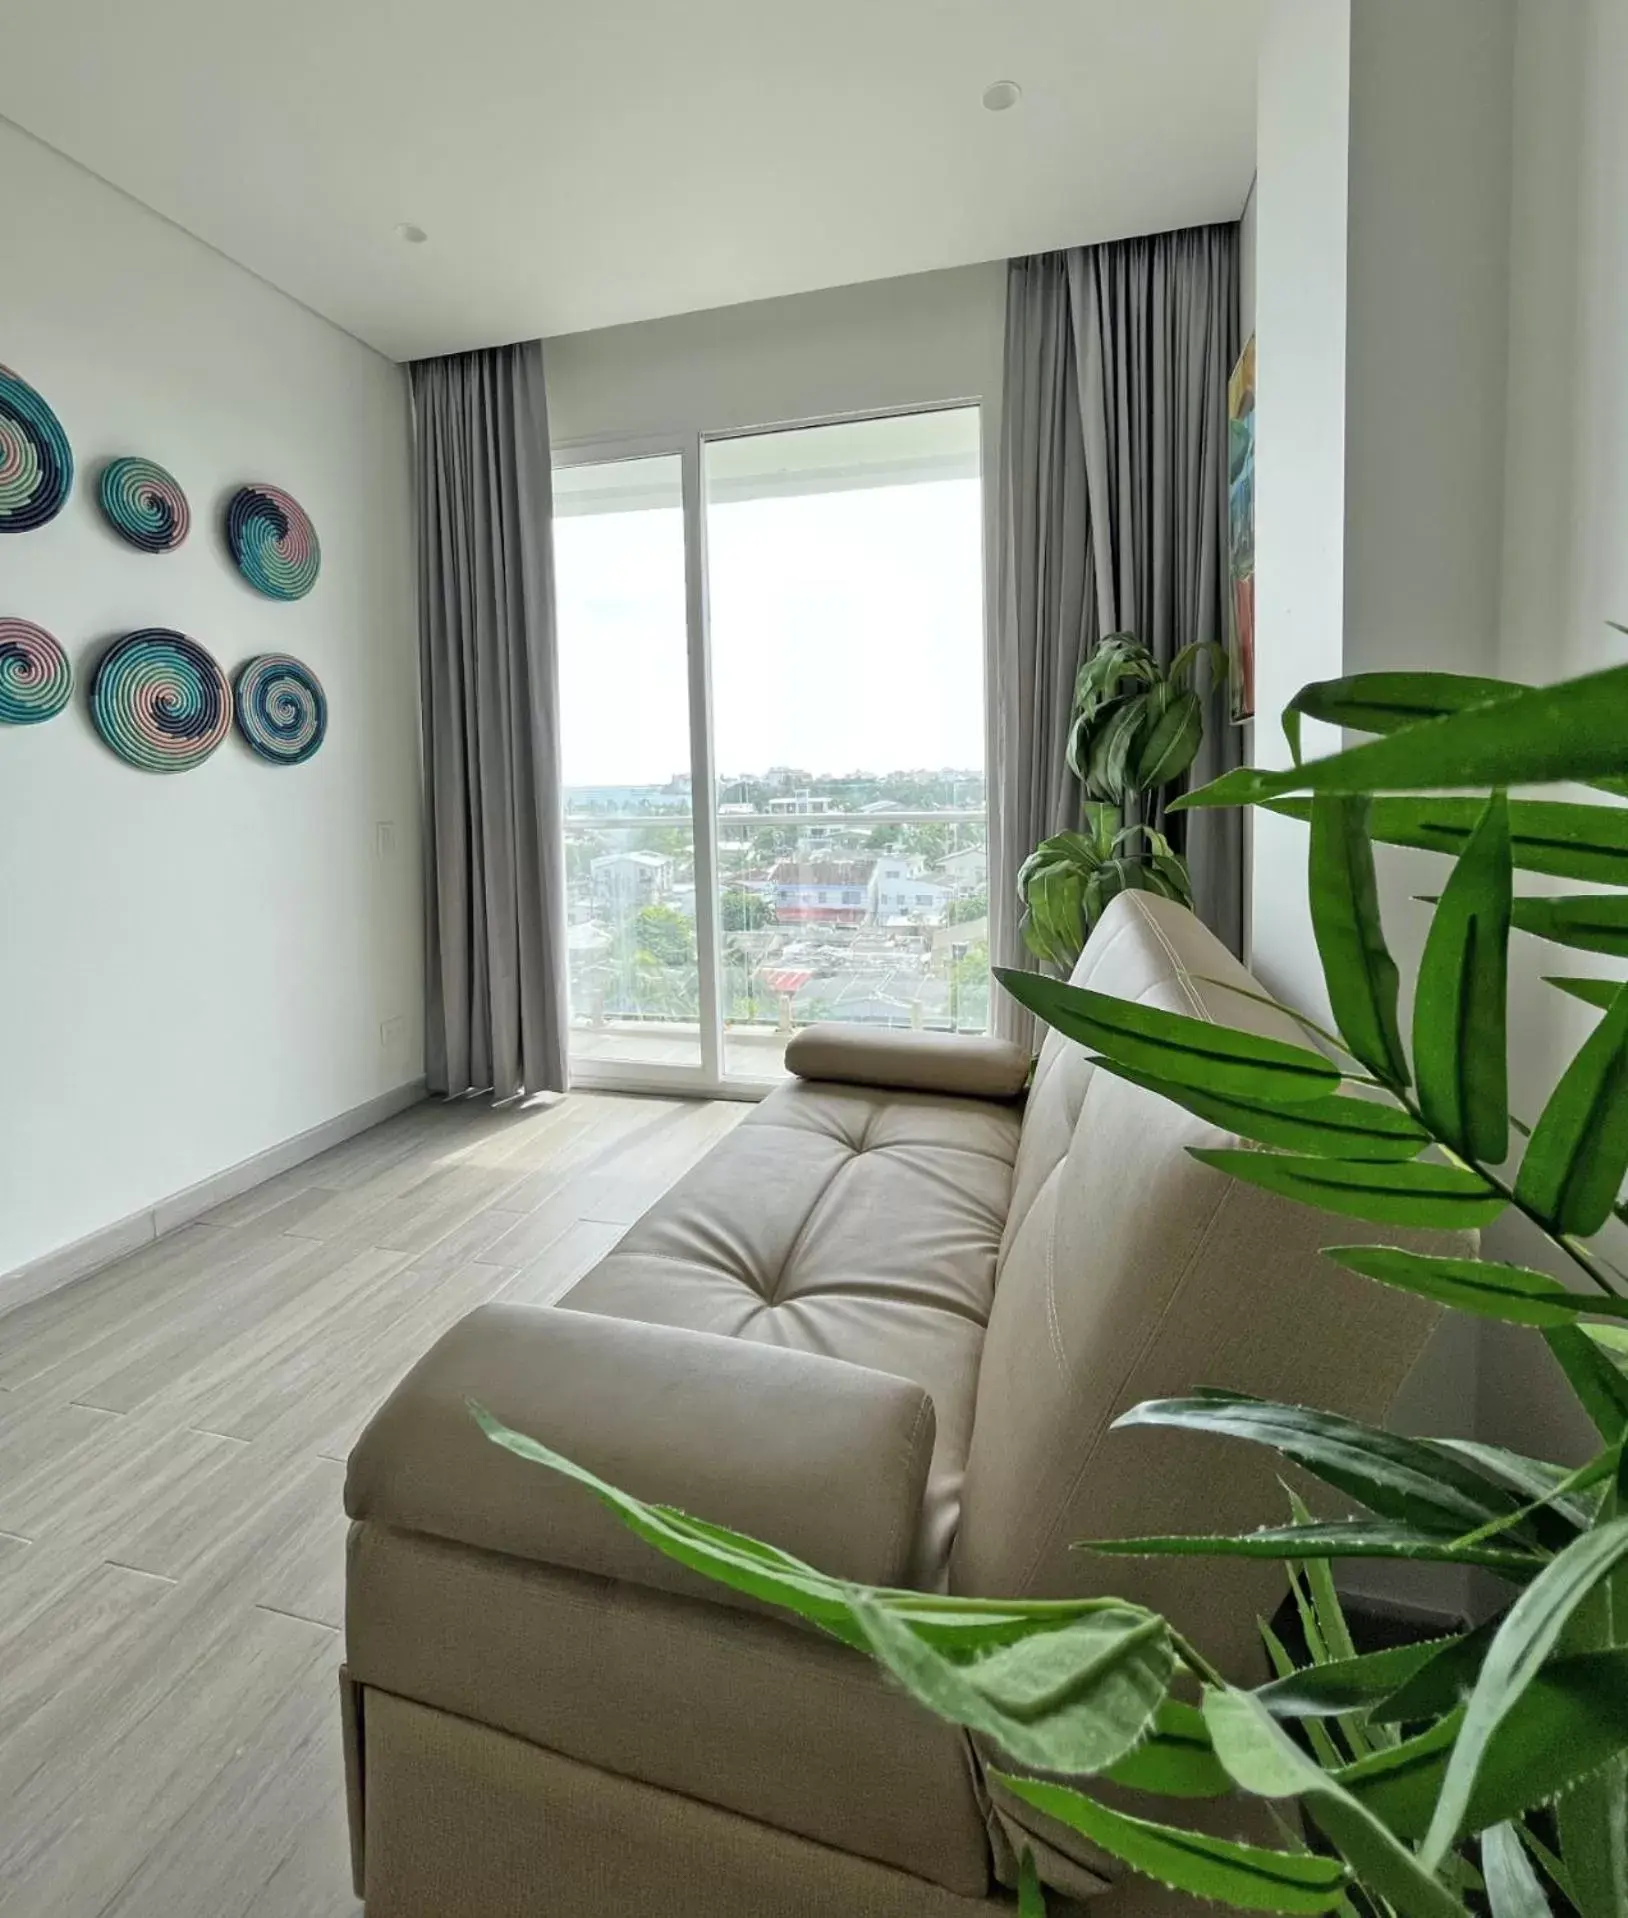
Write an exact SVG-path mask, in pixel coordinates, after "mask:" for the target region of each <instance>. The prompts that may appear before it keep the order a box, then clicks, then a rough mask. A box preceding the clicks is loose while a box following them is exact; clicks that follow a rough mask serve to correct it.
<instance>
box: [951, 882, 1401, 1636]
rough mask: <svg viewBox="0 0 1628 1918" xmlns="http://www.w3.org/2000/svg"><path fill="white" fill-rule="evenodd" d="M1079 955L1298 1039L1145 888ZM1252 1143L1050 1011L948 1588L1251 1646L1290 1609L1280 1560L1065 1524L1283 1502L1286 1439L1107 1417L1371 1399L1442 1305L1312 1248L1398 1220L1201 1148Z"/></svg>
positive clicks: (1196, 932)
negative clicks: (1066, 1600)
mask: <svg viewBox="0 0 1628 1918" xmlns="http://www.w3.org/2000/svg"><path fill="white" fill-rule="evenodd" d="M1074 979H1075V983H1077V984H1079V985H1085V986H1089V987H1091V988H1093V989H1094V990H1096V991H1100V992H1106V993H1112V994H1114V995H1116V996H1118V997H1121V998H1126V999H1131V1000H1135V1001H1139V1002H1140V1003H1142V1004H1144V1005H1150V1006H1159V1007H1162V1008H1164V1009H1165V1010H1167V1011H1171V1012H1181V1013H1187V1014H1190V1015H1192V1016H1195V1017H1198V1018H1206V1019H1210V1020H1213V1021H1214V1022H1216V1023H1218V1024H1225V1025H1234V1026H1245V1027H1248V1028H1249V1029H1251V1030H1252V1031H1255V1032H1259V1033H1263V1034H1267V1035H1270V1036H1273V1037H1277V1038H1285V1039H1289V1040H1293V1041H1298V1042H1300V1043H1305V1040H1304V1036H1303V1034H1302V1033H1301V1032H1300V1030H1299V1029H1298V1028H1297V1027H1296V1026H1295V1025H1294V1023H1293V1022H1292V1021H1291V1020H1289V1019H1288V1017H1287V1016H1286V1015H1283V1014H1280V1013H1278V1012H1276V1011H1274V1010H1273V1009H1272V1008H1270V1007H1268V1006H1263V1005H1261V1004H1259V1003H1257V1002H1256V1001H1254V1000H1252V999H1249V998H1245V997H1242V996H1241V995H1240V993H1239V992H1238V991H1235V990H1229V989H1228V988H1229V986H1231V987H1239V988H1242V989H1243V991H1245V992H1250V993H1256V992H1259V990H1260V988H1259V987H1258V986H1257V985H1256V984H1255V981H1254V980H1253V979H1252V978H1251V977H1250V975H1249V974H1248V973H1247V972H1246V971H1245V970H1244V968H1243V967H1242V966H1241V965H1239V964H1238V962H1237V961H1236V960H1235V959H1234V958H1233V957H1232V955H1231V954H1230V953H1229V952H1227V950H1226V949H1225V948H1224V947H1223V946H1222V945H1221V944H1220V942H1219V941H1218V940H1216V939H1215V938H1214V937H1213V935H1211V934H1210V933H1209V932H1207V931H1206V930H1205V928H1204V927H1203V926H1202V925H1201V924H1200V923H1199V921H1198V920H1197V919H1195V918H1194V917H1193V916H1192V914H1191V913H1189V912H1187V911H1185V910H1184V909H1183V908H1181V907H1179V906H1177V905H1174V904H1173V903H1171V902H1169V901H1167V900H1163V899H1159V898H1155V897H1152V896H1150V895H1149V894H1146V893H1140V892H1135V893H1125V894H1122V895H1121V896H1120V897H1119V898H1117V899H1116V900H1114V902H1113V903H1112V905H1111V906H1110V907H1109V909H1108V911H1107V912H1106V913H1105V914H1104V916H1103V918H1102V920H1101V921H1100V923H1099V924H1098V926H1097V928H1096V930H1095V932H1094V933H1093V935H1092V937H1091V940H1090V943H1089V944H1088V946H1087V948H1086V951H1085V952H1084V954H1083V955H1082V957H1081V959H1080V963H1079V965H1078V966H1077V967H1076V969H1075V973H1074ZM1211 981H1215V982H1220V983H1208V982H1211ZM1237 1143H1239V1141H1238V1140H1236V1139H1235V1138H1234V1137H1233V1136H1232V1135H1230V1134H1227V1133H1224V1132H1221V1131H1219V1130H1218V1129H1217V1128H1216V1127H1214V1126H1212V1125H1208V1124H1205V1123H1204V1122H1203V1121H1201V1120H1198V1119H1195V1118H1193V1117H1191V1116H1190V1115H1189V1114H1187V1113H1186V1112H1184V1111H1183V1110H1182V1109H1181V1108H1179V1107H1177V1106H1175V1105H1172V1104H1170V1103H1169V1102H1168V1101H1166V1100H1164V1099H1162V1098H1159V1097H1158V1096H1156V1095H1155V1094H1152V1093H1149V1092H1147V1091H1145V1090H1143V1089H1142V1088H1140V1087H1137V1086H1133V1085H1131V1084H1129V1083H1127V1082H1126V1081H1125V1080H1123V1079H1120V1078H1117V1077H1116V1076H1115V1075H1113V1074H1112V1073H1110V1072H1107V1071H1105V1070H1102V1069H1101V1068H1098V1067H1093V1066H1092V1065H1091V1063H1090V1062H1089V1060H1088V1058H1087V1055H1086V1054H1085V1052H1084V1051H1083V1050H1082V1049H1081V1048H1080V1047H1079V1046H1078V1045H1077V1044H1075V1043H1074V1042H1072V1041H1069V1040H1065V1039H1063V1038H1061V1037H1060V1036H1059V1035H1058V1034H1056V1033H1055V1032H1051V1033H1048V1034H1047V1036H1046V1040H1045V1044H1044V1046H1043V1048H1042V1050H1041V1053H1040V1058H1039V1062H1038V1065H1037V1068H1036V1074H1035V1082H1034V1086H1033V1089H1032V1091H1031V1093H1030V1097H1029V1103H1028V1107H1027V1110H1026V1112H1025V1116H1024V1121H1023V1135H1022V1139H1021V1142H1020V1145H1019V1150H1018V1158H1017V1164H1016V1168H1015V1185H1014V1191H1013V1200H1012V1207H1011V1213H1010V1216H1009V1219H1008V1223H1007V1227H1006V1235H1005V1240H1004V1243H1003V1246H1002V1252H1001V1263H1000V1267H999V1276H998V1279H997V1283H996V1291H995V1302H994V1309H993V1312H992V1315H991V1317H990V1321H989V1329H988V1334H987V1337H986V1339H985V1342H984V1351H983V1360H982V1365H981V1369H980V1374H979V1381H978V1400H977V1407H976V1412H975V1418H974V1425H973V1436H972V1450H971V1454H970V1457H969V1459H968V1464H967V1477H966V1486H965V1493H964V1498H963V1504H962V1513H961V1526H960V1532H959V1535H958V1538H957V1542H956V1546H955V1550H954V1554H953V1556H952V1560H951V1568H950V1578H951V1586H952V1589H954V1590H957V1591H962V1592H968V1593H977V1594H983V1595H988V1596H995V1595H1005V1596H1054V1597H1060V1596H1065V1595H1069V1594H1075V1593H1081V1592H1090V1591H1101V1592H1110V1591H1112V1592H1118V1593H1121V1594H1122V1595H1124V1596H1126V1597H1130V1598H1135V1599H1138V1600H1140V1601H1142V1602H1144V1603H1147V1604H1151V1605H1153V1606H1155V1607H1156V1608H1158V1609H1160V1610H1162V1611H1165V1612H1166V1613H1168V1614H1169V1615H1170V1616H1171V1617H1172V1618H1173V1619H1174V1620H1175V1621H1176V1623H1177V1624H1178V1625H1180V1626H1182V1627H1184V1628H1185V1629H1188V1630H1190V1631H1191V1632H1193V1633H1194V1634H1195V1635H1196V1636H1197V1637H1198V1638H1199V1639H1200V1640H1201V1641H1202V1642H1203V1643H1204V1645H1205V1646H1206V1648H1208V1649H1210V1651H1211V1653H1212V1656H1219V1657H1222V1658H1223V1659H1225V1658H1226V1657H1228V1656H1230V1657H1231V1659H1232V1661H1233V1663H1234V1664H1235V1665H1236V1666H1237V1667H1238V1668H1239V1669H1240V1671H1243V1670H1247V1669H1249V1668H1250V1667H1251V1666H1252V1664H1253V1658H1252V1648H1253V1646H1254V1642H1255V1631H1254V1618H1255V1613H1256V1611H1257V1610H1263V1611H1265V1612H1267V1613H1270V1612H1271V1611H1272V1610H1273V1609H1275V1607H1276V1604H1277V1602H1278V1599H1279V1598H1280V1597H1281V1596H1282V1592H1283V1574H1282V1569H1281V1567H1279V1566H1276V1565H1273V1564H1270V1563H1265V1564H1263V1563H1260V1562H1256V1561H1247V1560H1237V1559H1187V1558H1176V1557H1172V1558H1118V1557H1114V1558H1109V1557H1105V1556H1102V1555H1097V1554H1091V1553H1085V1552H1080V1551H1074V1550H1071V1549H1070V1548H1071V1546H1072V1545H1073V1544H1074V1542H1075V1541H1077V1540H1081V1539H1086V1538H1105V1537H1116V1536H1121V1537H1122V1536H1126V1535H1133V1534H1134V1535H1142V1536H1146V1535H1155V1534H1167V1533H1199V1532H1229V1531H1248V1530H1252V1529H1254V1528H1255V1527H1256V1526H1259V1525H1262V1524H1271V1523H1277V1522H1280V1521H1284V1520H1286V1519H1287V1517H1288V1513H1287V1511H1286V1509H1285V1497H1284V1493H1283V1490H1282V1488H1281V1486H1280V1485H1279V1484H1278V1483H1277V1470H1278V1461H1277V1459H1276V1457H1275V1455H1273V1454H1270V1453H1267V1452H1266V1451H1264V1449H1263V1448H1259V1447H1256V1446H1252V1445H1249V1444H1245V1443H1242V1442H1237V1441H1229V1440H1225V1439H1215V1438H1208V1437H1199V1436H1197V1435H1193V1434H1188V1433H1185V1432H1174V1431H1169V1430H1163V1429H1156V1428H1150V1427H1135V1428H1131V1429H1127V1430H1124V1431H1118V1432H1116V1431H1112V1430H1110V1427H1111V1426H1112V1424H1113V1421H1114V1420H1115V1419H1116V1418H1118V1416H1119V1415H1120V1414H1121V1413H1122V1412H1125V1411H1127V1410H1128V1409H1129V1408H1130V1407H1131V1406H1133V1405H1136V1404H1138V1403H1139V1402H1141V1401H1142V1400H1145V1399H1153V1398H1164V1397H1172V1396H1177V1395H1180V1394H1183V1393H1186V1392H1188V1391H1190V1390H1191V1389H1192V1388H1194V1387H1197V1386H1205V1385H1213V1386H1222V1387H1226V1388H1228V1389H1232V1390H1236V1391H1243V1392H1250V1393H1254V1394H1256V1395H1258V1396H1260V1397H1264V1398H1275V1399H1286V1400H1293V1401H1295V1402H1305V1403H1311V1404H1317V1405H1321V1406H1324V1407H1326V1408H1328V1409H1331V1410H1336V1411H1341V1412H1344V1413H1345V1414H1347V1415H1348V1416H1353V1417H1358V1418H1367V1419H1376V1420H1377V1419H1381V1418H1383V1416H1384V1414H1385V1412H1386V1411H1387V1409H1388V1407H1389V1405H1390V1403H1391V1401H1392V1399H1393V1397H1394V1396H1395V1393H1396V1390H1397V1388H1398V1386H1399V1385H1400V1384H1401V1382H1402V1380H1403V1378H1404V1377H1405V1376H1406V1374H1407V1372H1408V1370H1409V1369H1410V1368H1411V1366H1412V1365H1413V1363H1414V1361H1415V1359H1416V1358H1417V1356H1418V1354H1419V1351H1420V1349H1421V1348H1422V1345H1423V1343H1424V1341H1425V1338H1426V1337H1427V1335H1428V1333H1429V1330H1430V1327H1431V1326H1432V1324H1433V1323H1434V1320H1435V1317H1436V1314H1435V1312H1434V1311H1433V1309H1432V1308H1430V1307H1428V1306H1426V1305H1424V1304H1422V1303H1420V1302H1418V1301H1415V1300H1413V1299H1410V1298H1408V1297H1406V1296H1404V1295H1402V1294H1399V1293H1396V1292H1393V1291H1390V1290H1387V1289H1386V1288H1384V1287H1382V1286H1378V1285H1375V1284H1372V1283H1370V1282H1369V1281H1367V1280H1365V1279H1361V1278H1358V1277H1356V1276H1355V1275H1354V1274H1350V1273H1347V1272H1344V1271H1342V1270H1340V1269H1339V1268H1338V1267H1336V1266H1334V1265H1332V1264H1330V1263H1329V1262H1328V1261H1327V1260H1326V1259H1322V1258H1320V1257H1319V1256H1318V1254H1319V1248H1320V1247H1322V1246H1326V1245H1337V1244H1342V1243H1345V1244H1350V1243H1355V1242H1361V1241H1364V1240H1368V1239H1371V1238H1375V1237H1378V1238H1394V1237H1395V1236H1396V1235H1394V1234H1389V1233H1385V1232H1383V1231H1380V1230H1378V1229H1376V1228H1369V1227H1366V1226H1364V1225H1362V1224H1361V1223H1360V1222H1358V1221H1356V1220H1352V1219H1343V1218H1342V1219H1336V1218H1332V1217H1330V1216H1329V1215H1328V1214H1326V1213H1321V1212H1314V1211H1311V1210H1308V1209H1306V1208H1304V1207H1301V1206H1298V1205H1295V1204H1293V1203H1292V1202H1290V1201H1288V1200H1285V1199H1280V1198H1275V1197H1273V1196H1272V1195H1270V1194H1267V1193H1262V1192H1259V1191H1257V1190H1256V1189H1255V1188H1253V1187H1251V1186H1247V1185H1244V1184H1242V1183H1241V1182H1240V1181H1238V1180H1235V1179H1231V1178H1228V1177H1227V1176H1226V1175H1224V1174H1223V1173H1220V1172H1217V1171H1215V1170H1213V1169H1211V1168H1210V1167H1208V1166H1204V1165H1201V1164H1200V1163H1199V1162H1198V1161H1196V1160H1195V1159H1193V1158H1192V1157H1191V1156H1190V1155H1189V1153H1188V1150H1187V1148H1188V1147H1189V1146H1195V1145H1235V1144H1237ZM1406 1242H1408V1243H1413V1244H1418V1243H1421V1242H1422V1241H1421V1240H1420V1238H1419V1235H1416V1234H1415V1235H1412V1237H1411V1238H1409V1239H1407V1240H1406Z"/></svg>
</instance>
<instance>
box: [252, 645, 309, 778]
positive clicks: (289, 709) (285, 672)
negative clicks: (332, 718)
mask: <svg viewBox="0 0 1628 1918" xmlns="http://www.w3.org/2000/svg"><path fill="white" fill-rule="evenodd" d="M234 698H235V701H236V706H237V729H238V731H239V732H240V733H241V734H242V735H243V737H244V738H245V739H246V740H247V741H248V742H249V744H250V745H251V746H252V747H253V748H254V750H255V751H256V752H257V753H258V754H259V755H260V757H261V758H262V759H269V760H270V761H271V763H272V764H273V765H274V766H298V765H299V764H300V763H301V761H302V760H306V759H309V758H310V757H311V755H312V754H313V753H314V752H315V751H316V750H317V748H318V747H319V746H320V745H321V744H322V740H323V735H324V734H325V733H326V732H327V730H328V701H327V699H326V698H325V696H324V695H323V691H322V682H321V680H319V679H318V678H317V676H316V674H315V673H314V672H312V670H311V668H310V667H309V666H307V665H304V664H303V663H302V662H301V661H300V660H297V659H290V658H289V656H288V655H287V654H286V653H262V654H261V655H260V656H259V658H258V659H251V660H250V661H249V663H248V664H247V665H246V666H244V667H243V668H241V669H240V671H239V673H238V676H237V685H236V687H235V689H234Z"/></svg>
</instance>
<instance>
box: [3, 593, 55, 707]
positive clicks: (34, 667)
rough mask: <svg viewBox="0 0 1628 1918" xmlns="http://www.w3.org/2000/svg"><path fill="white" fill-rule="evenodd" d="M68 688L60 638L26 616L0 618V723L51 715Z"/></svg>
mask: <svg viewBox="0 0 1628 1918" xmlns="http://www.w3.org/2000/svg"><path fill="white" fill-rule="evenodd" d="M72 692H73V667H72V666H71V665H70V664H69V661H68V655H67V654H66V653H65V652H64V651H63V650H62V644H61V642H60V641H59V640H56V639H53V638H52V637H51V635H50V634H49V633H48V632H47V631H46V630H45V628H44V627H43V626H36V625H34V624H33V623H32V622H31V621H29V620H26V619H4V618H0V726H33V725H36V724H38V722H39V721H40V720H42V719H55V718H56V716H57V714H58V713H60V712H61V711H62V709H63V707H64V706H66V705H67V703H68V697H69V695H70V694H71V693H72Z"/></svg>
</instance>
